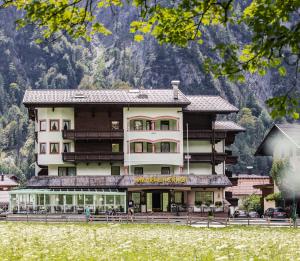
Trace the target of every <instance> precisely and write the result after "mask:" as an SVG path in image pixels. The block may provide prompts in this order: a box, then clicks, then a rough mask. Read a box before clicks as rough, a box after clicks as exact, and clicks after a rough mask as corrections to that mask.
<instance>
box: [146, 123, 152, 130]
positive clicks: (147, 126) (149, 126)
mask: <svg viewBox="0 0 300 261" xmlns="http://www.w3.org/2000/svg"><path fill="white" fill-rule="evenodd" d="M146 130H151V121H146Z"/></svg>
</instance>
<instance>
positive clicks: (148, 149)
mask: <svg viewBox="0 0 300 261" xmlns="http://www.w3.org/2000/svg"><path fill="white" fill-rule="evenodd" d="M147 152H148V153H151V152H152V143H150V142H147Z"/></svg>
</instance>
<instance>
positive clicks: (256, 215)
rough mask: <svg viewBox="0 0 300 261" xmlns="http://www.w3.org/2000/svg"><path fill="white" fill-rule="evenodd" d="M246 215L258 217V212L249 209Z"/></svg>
mask: <svg viewBox="0 0 300 261" xmlns="http://www.w3.org/2000/svg"><path fill="white" fill-rule="evenodd" d="M248 216H249V217H250V218H259V214H258V213H257V212H256V211H254V210H251V211H249V213H248Z"/></svg>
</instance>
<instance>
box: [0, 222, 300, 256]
mask: <svg viewBox="0 0 300 261" xmlns="http://www.w3.org/2000/svg"><path fill="white" fill-rule="evenodd" d="M0 235H1V243H0V260H130V261H131V260H300V230H294V229H290V228H255V227H250V228H247V227H242V228H241V227H233V228H218V229H213V228H210V229H208V228H191V227H186V226H176V225H118V224H112V225H96V224H40V223H31V224H30V223H29V224H27V223H4V222H3V223H0Z"/></svg>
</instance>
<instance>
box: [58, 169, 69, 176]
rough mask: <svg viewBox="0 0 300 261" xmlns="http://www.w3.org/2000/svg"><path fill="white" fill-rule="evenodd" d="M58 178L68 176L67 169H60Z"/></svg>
mask: <svg viewBox="0 0 300 261" xmlns="http://www.w3.org/2000/svg"><path fill="white" fill-rule="evenodd" d="M58 176H67V168H63V167H58Z"/></svg>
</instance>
